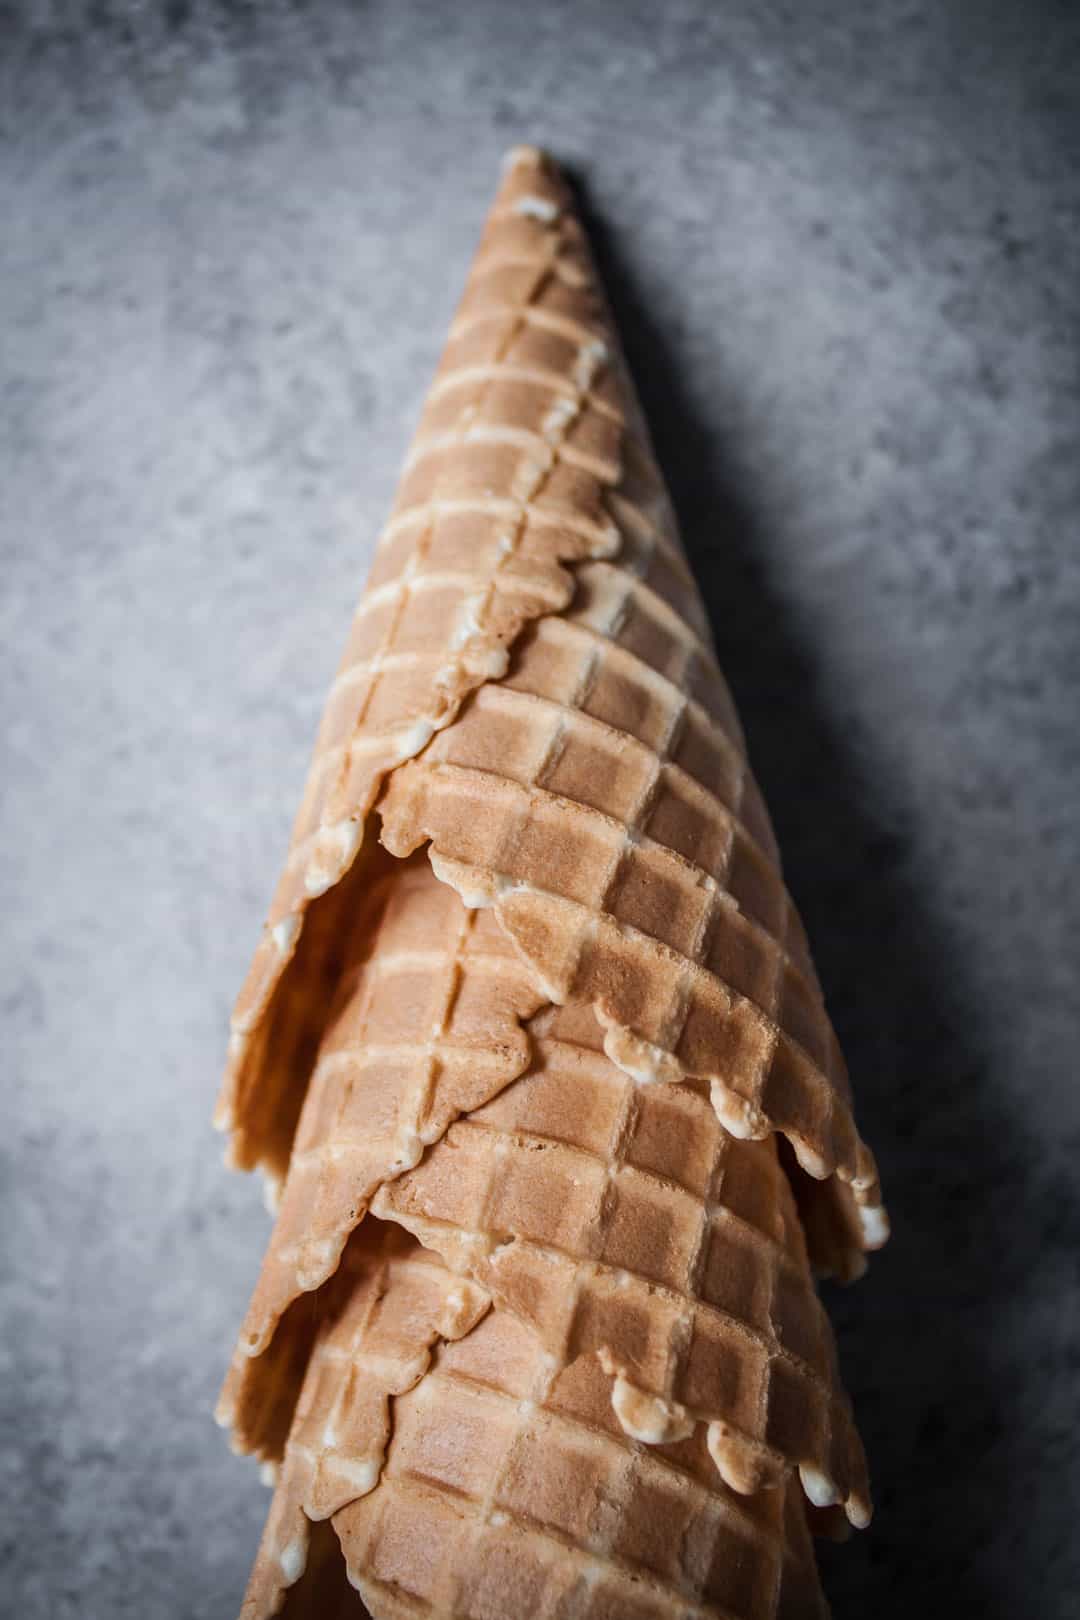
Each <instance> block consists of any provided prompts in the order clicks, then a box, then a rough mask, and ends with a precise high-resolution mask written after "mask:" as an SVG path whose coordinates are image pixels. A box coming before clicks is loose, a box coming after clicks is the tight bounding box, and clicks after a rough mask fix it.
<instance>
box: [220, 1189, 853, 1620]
mask: <svg viewBox="0 0 1080 1620" xmlns="http://www.w3.org/2000/svg"><path fill="white" fill-rule="evenodd" d="M440 1273H441V1276H440ZM473 1317H475V1323H474V1325H473V1326H472V1327H471V1330H467V1331H465V1332H462V1331H460V1330H461V1329H462V1327H463V1325H464V1324H465V1323H466V1322H467V1321H469V1320H470V1319H471V1318H473ZM437 1321H442V1322H443V1323H444V1324H445V1325H448V1326H449V1327H450V1329H451V1332H450V1334H448V1335H444V1336H442V1337H439V1338H436V1339H435V1341H434V1342H433V1345H432V1348H431V1350H430V1352H428V1351H426V1350H425V1351H424V1352H422V1359H423V1361H424V1363H425V1365H424V1369H423V1371H422V1372H420V1373H419V1374H418V1373H417V1361H418V1357H417V1353H416V1349H415V1345H416V1337H417V1328H418V1325H419V1328H420V1334H421V1336H422V1337H423V1338H426V1337H427V1336H428V1334H429V1333H430V1332H431V1330H432V1327H433V1325H434V1324H435V1323H436V1322H437ZM361 1372H362V1373H363V1375H364V1378H363V1382H362V1383H361V1381H360V1379H359V1378H358V1374H359V1373H361ZM390 1386H393V1391H394V1392H393V1393H392V1394H389V1393H388V1389H389V1387H390ZM343 1442H347V1444H348V1449H349V1451H350V1457H351V1460H350V1461H349V1463H348V1467H349V1469H350V1470H351V1471H352V1472H353V1474H354V1475H355V1473H356V1472H359V1471H363V1470H366V1471H369V1472H374V1471H375V1469H376V1467H377V1469H378V1474H379V1479H378V1484H377V1485H376V1486H375V1487H374V1488H373V1489H371V1490H369V1491H367V1492H365V1494H364V1495H362V1496H357V1495H356V1494H355V1491H353V1492H352V1494H351V1498H350V1499H349V1500H344V1498H345V1497H346V1496H348V1495H349V1492H348V1487H347V1480H346V1489H345V1490H342V1489H341V1485H342V1482H343V1476H342V1474H341V1472H340V1469H341V1463H342V1457H341V1451H342V1445H343ZM327 1526H329V1527H332V1532H333V1534H332V1535H330V1534H328V1533H327ZM358 1593H359V1597H358V1595H357V1594H358ZM361 1600H362V1601H361ZM282 1605H284V1613H285V1614H286V1615H287V1616H293V1617H294V1620H300V1617H302V1616H303V1617H306V1620H314V1617H316V1616H318V1617H319V1620H328V1617H331V1616H334V1615H337V1614H340V1615H341V1616H343V1617H344V1616H349V1615H353V1616H359V1615H360V1614H362V1613H363V1612H364V1611H365V1610H366V1612H367V1613H369V1614H370V1615H372V1616H374V1617H375V1620H404V1617H408V1620H416V1617H417V1616H420V1615H423V1616H429V1615H430V1616H436V1615H462V1616H464V1615H469V1616H477V1617H486V1616H492V1617H494V1616H499V1617H503V1616H509V1615H525V1614H536V1615H561V1614H568V1613H573V1614H575V1615H580V1616H588V1617H589V1620H616V1617H618V1620H661V1617H663V1620H668V1617H673V1616H676V1615H678V1616H679V1617H680V1620H686V1617H688V1616H693V1617H698V1616H702V1617H704V1616H717V1615H723V1616H725V1617H729V1620H766V1617H785V1620H811V1617H813V1620H819V1617H821V1616H823V1615H824V1614H825V1613H826V1610H825V1605H824V1601H823V1599H822V1597H821V1593H820V1588H819V1586H818V1583H817V1577H816V1571H815V1569H814V1561H813V1554H812V1551H811V1547H810V1535H809V1530H808V1527H807V1522H806V1516H805V1514H804V1512H803V1504H802V1501H801V1498H800V1493H799V1491H798V1487H797V1486H795V1485H789V1486H786V1487H785V1488H782V1489H780V1490H776V1491H767V1492H763V1493H761V1494H759V1495H757V1496H753V1497H745V1496H739V1495H736V1494H735V1493H734V1492H732V1491H731V1490H729V1489H728V1488H727V1487H725V1486H724V1485H723V1483H722V1482H721V1481H720V1480H719V1478H718V1476H717V1474H716V1471H715V1468H714V1467H713V1463H712V1459H711V1457H710V1456H709V1453H708V1450H707V1448H706V1446H705V1444H704V1443H703V1437H702V1436H700V1435H699V1436H695V1437H690V1438H687V1439H684V1440H682V1441H680V1442H677V1443H672V1444H668V1445H664V1446H654V1447H650V1446H643V1445H641V1444H640V1443H637V1442H635V1441H634V1440H632V1439H629V1438H628V1437H627V1436H626V1435H625V1434H624V1433H623V1431H622V1430H621V1428H620V1427H619V1425H618V1423H617V1421H615V1419H614V1417H613V1414H612V1410H611V1406H610V1402H609V1401H608V1399H607V1390H606V1388H605V1384H604V1379H603V1376H602V1374H601V1373H600V1372H599V1369H598V1368H597V1367H596V1366H595V1364H590V1363H588V1362H587V1361H581V1360H579V1361H576V1362H574V1363H572V1364H570V1365H569V1366H567V1365H566V1364H565V1363H563V1362H561V1361H560V1360H559V1359H558V1358H555V1357H552V1356H551V1355H550V1354H549V1353H548V1352H547V1351H546V1350H545V1349H544V1348H543V1346H542V1344H541V1342H540V1340H539V1338H538V1337H537V1335H536V1334H535V1333H534V1332H532V1331H531V1330H530V1329H529V1328H528V1327H527V1326H525V1324H524V1323H522V1322H521V1321H520V1320H519V1319H518V1318H516V1317H515V1316H514V1314H513V1313H512V1312H504V1311H499V1310H497V1309H496V1310H493V1311H489V1312H487V1313H486V1314H485V1313H484V1312H483V1309H482V1307H481V1306H479V1305H478V1303H477V1301H476V1300H475V1299H470V1300H468V1301H466V1300H464V1299H463V1298H462V1297H461V1284H460V1281H459V1279H457V1278H455V1277H454V1276H453V1275H452V1274H451V1273H449V1272H447V1271H445V1270H443V1269H442V1268H441V1266H440V1265H439V1263H438V1261H437V1260H435V1259H434V1257H433V1256H431V1255H430V1254H427V1253H425V1251H424V1250H423V1248H421V1247H420V1246H419V1245H418V1244H415V1242H413V1241H412V1240H410V1239H409V1238H408V1237H407V1236H406V1235H405V1234H404V1233H401V1232H398V1231H395V1229H394V1228H392V1227H384V1226H382V1225H381V1223H378V1222H374V1221H368V1222H367V1223H365V1225H364V1226H363V1227H362V1228H361V1229H360V1230H359V1231H358V1232H357V1234H356V1236H355V1237H354V1238H353V1239H352V1240H351V1242H350V1244H349V1247H348V1250H347V1251H346V1259H345V1261H344V1262H343V1265H342V1267H341V1269H340V1271H339V1273H338V1274H337V1275H336V1277H335V1280H334V1283H333V1284H332V1285H330V1288H329V1289H328V1292H327V1300H326V1309H325V1312H324V1313H323V1315H322V1318H321V1326H320V1329H319V1332H318V1335H317V1337H316V1339H315V1342H314V1345H313V1349H312V1353H311V1358H310V1361H309V1365H308V1368H307V1372H306V1376H305V1377H304V1380H303V1383H302V1387H301V1391H300V1395H299V1400H298V1405H297V1413H296V1420H295V1422H294V1425H293V1432H292V1436H291V1438H290V1440H289V1443H288V1446H287V1448H286V1450H285V1453H284V1457H283V1460H282V1463H281V1466H280V1469H279V1470H278V1477H277V1483H276V1488H275V1493H274V1500H273V1504H272V1506H271V1511H270V1515H269V1518H268V1521H267V1527H266V1531H265V1533H264V1536H263V1542H262V1546H261V1548H260V1552H259V1557H258V1559H257V1561H256V1565H255V1569H254V1571H253V1574H252V1578H251V1581H250V1583H249V1586H248V1591H247V1595H246V1597H245V1602H244V1608H243V1620H263V1617H264V1616H268V1615H271V1614H274V1613H276V1612H279V1610H280V1609H281V1607H282Z"/></svg>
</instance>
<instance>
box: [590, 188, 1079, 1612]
mask: <svg viewBox="0 0 1080 1620" xmlns="http://www.w3.org/2000/svg"><path fill="white" fill-rule="evenodd" d="M574 178H575V184H576V185H577V187H578V190H579V195H580V196H581V201H582V213H583V217H584V220H585V223H586V227H587V230H588V234H589V237H590V241H591V244H592V246H593V250H594V252H595V255H596V258H597V262H598V265H599V269H600V272H601V277H602V280H603V282H604V284H605V286H606V289H607V292H608V296H609V298H610V301H611V304H612V307H613V311H614V314H615V319H616V324H617V326H618V329H619V331H620V334H621V336H622V338H623V342H624V347H625V350H626V355H627V360H628V362H629V366H630V370H631V373H632V375H633V377H634V381H635V383H636V385H637V388H638V391H639V394H640V396H641V400H642V404H643V407H644V413H645V416H646V419H647V420H648V422H649V425H650V429H651V431H652V436H653V440H654V443H655V447H656V451H657V456H658V459H659V462H660V465H661V468H662V470H663V472H664V474H665V476H666V479H667V482H668V487H669V489H670V492H671V496H672V500H673V503H674V506H675V510H676V512H677V514H678V517H679V522H680V525H681V531H682V537H683V542H684V545H685V547H686V550H687V553H688V555H689V557H690V560H691V563H692V566H693V569H694V573H695V575H696V576H697V579H698V582H699V584H700V586H701V590H702V594H703V596H704V598H705V602H706V606H707V608H708V609H709V612H710V617H711V619H712V623H713V629H714V634H715V638H716V644H717V652H718V658H719V662H720V666H721V668H722V669H723V671H724V673H725V675H726V676H727V678H728V681H729V683H730V685H731V688H732V691H733V693H734V697H735V700H736V703H737V706H738V709H739V712H740V715H741V718H742V721H743V725H744V728H745V732H746V736H747V743H748V748H749V751H750V757H751V762H752V765H753V769H754V772H755V775H756V777H757V779H758V782H759V784H760V786H761V788H762V791H763V793H764V796H765V800H766V803H767V804H768V807H769V810H770V812H771V815H772V818H773V822H774V825H775V828H776V833H777V837H778V840H779V844H780V849H781V852H782V857H783V863H784V872H785V876H786V879H787V883H788V886H789V888H790V890H791V892H792V894H793V896H794V898H795V901H796V903H797V905H798V906H799V908H800V911H801V913H802V916H803V920H804V922H805V924H806V928H807V932H808V934H809V937H810V944H811V948H812V951H813V955H814V959H815V962H816V964H817V968H818V972H819V975H820V978H821V982H822V985H823V987H824V990H825V994H826V998H827V1000H828V1004H829V1009H830V1012H831V1014H832V1017H833V1021H834V1024H835V1026H836V1030H837V1033H838V1035H839V1038H840V1041H841V1045H842V1046H843V1049H844V1052H845V1055H846V1058H847V1062H848V1066H849V1069H850V1073H851V1077H852V1084H853V1088H854V1093H855V1103H856V1114H857V1118H858V1120H859V1124H860V1128H861V1130H862V1133H863V1135H864V1136H865V1137H866V1139H867V1140H868V1141H869V1142H870V1144H871V1146H872V1147H873V1149H874V1151H875V1153H876V1155H877V1158H878V1162H879V1165H880V1169H881V1176H882V1184H883V1188H884V1194H885V1201H886V1204H887V1206H888V1207H889V1208H890V1210H891V1214H892V1223H893V1237H892V1240H891V1242H890V1243H889V1245H888V1246H887V1247H886V1249H885V1250H884V1251H883V1252H882V1253H881V1254H879V1255H874V1256H871V1257H870V1267H869V1273H868V1275H867V1277H866V1278H865V1279H864V1280H862V1281H861V1282H859V1283H857V1284H856V1285H855V1286H854V1287H852V1288H851V1289H839V1288H835V1287H830V1288H829V1290H828V1294H827V1301H826V1302H827V1304H828V1307H829V1310H830V1314H831V1316H832V1319H833V1322H834V1325H835V1327H836V1332H837V1338H838V1344H839V1352H840V1364H841V1372H842V1375H843V1379H844V1382H845V1384H846V1387H847V1388H848V1390H849V1392H850V1394H851V1396H852V1399H853V1401H854V1404H855V1409H856V1416H857V1419H858V1421H859V1425H860V1429H861V1432H862V1435H863V1439H864V1441H865V1444H866V1449H867V1452H868V1455H869V1459H870V1467H871V1477H872V1481H873V1483H874V1486H875V1503H876V1517H875V1521H874V1523H873V1525H872V1526H871V1528H870V1529H869V1530H868V1531H865V1532H862V1533H860V1534H858V1535H855V1536H854V1537H852V1538H851V1540H850V1541H849V1542H848V1543H847V1544H846V1545H845V1546H842V1547H833V1546H830V1545H828V1544H827V1543H822V1542H819V1543H818V1551H819V1560H820V1563H821V1566H822V1572H823V1579H824V1581H825V1585H826V1589H827V1591H828V1594H829V1596H830V1599H831V1602H832V1604H833V1607H834V1612H835V1613H836V1615H837V1616H838V1620H839V1617H847V1616H852V1617H854V1616H859V1615H863V1614H866V1613H867V1612H868V1609H869V1610H872V1612H873V1613H874V1615H875V1616H876V1617H877V1620H891V1617H897V1620H899V1617H901V1616H902V1617H904V1620H909V1617H910V1616H911V1615H912V1614H914V1613H924V1614H939V1613H953V1614H979V1615H980V1616H984V1617H985V1616H991V1615H996V1614H1004V1613H1006V1612H1008V1613H1009V1614H1013V1613H1015V1612H1016V1609H1015V1604H1014V1601H1013V1598H1012V1597H1011V1596H1010V1595H1008V1594H1006V1593H1004V1592H1003V1591H1002V1589H1001V1586H1000V1583H997V1582H996V1581H994V1580H993V1579H992V1577H991V1575H990V1573H989V1572H988V1569H987V1567H986V1562H985V1560H983V1559H982V1558H981V1557H980V1552H981V1550H982V1549H984V1548H986V1547H987V1546H989V1545H990V1544H991V1543H992V1542H993V1541H994V1540H995V1538H998V1537H1000V1536H1001V1535H1002V1534H1003V1532H1004V1529H1005V1527H1007V1526H1008V1525H1009V1524H1010V1522H1015V1521H1019V1520H1022V1518H1023V1515H1024V1511H1025V1504H1024V1495H1025V1477H1026V1478H1028V1479H1030V1477H1031V1459H1030V1457H1028V1459H1027V1463H1028V1471H1027V1474H1026V1476H1025V1471H1024V1466H1023V1465H1024V1461H1025V1458H1024V1455H1023V1453H1024V1449H1025V1445H1026V1442H1025V1438H1024V1435H1023V1433H1022V1431H1021V1430H1020V1428H1019V1426H1015V1425H1014V1420H1013V1419H1012V1418H1011V1416H1010V1414H1009V1412H1007V1411H1006V1410H1004V1401H1003V1378H1002V1375H1001V1371H1000V1366H998V1367H997V1369H996V1370H995V1365H994V1355H995V1336H996V1327H997V1324H998V1322H999V1320H1000V1317H1001V1314H1002V1313H1003V1311H1004V1309H1005V1308H1007V1306H1008V1304H1009V1302H1010V1299H1011V1297H1012V1296H1013V1295H1014V1293H1015V1292H1016V1288H1017V1279H1018V1276H1019V1275H1020V1274H1021V1273H1022V1272H1023V1271H1024V1270H1025V1268H1026V1267H1028V1266H1029V1265H1030V1264H1031V1263H1032V1260H1031V1256H1030V1255H1025V1254H1024V1253H1023V1252H1022V1250H1023V1248H1024V1246H1025V1245H1024V1241H1023V1237H1022V1234H1025V1233H1030V1232H1032V1231H1038V1228H1039V1223H1040V1221H1041V1222H1042V1224H1043V1225H1044V1226H1045V1221H1046V1216H1045V1203H1046V1197H1047V1189H1046V1187H1045V1185H1041V1186H1040V1184H1039V1183H1038V1181H1037V1180H1036V1178H1033V1177H1032V1176H1030V1175H1026V1174H1025V1173H1024V1168H1025V1167H1028V1166H1030V1165H1031V1164H1032V1163H1034V1162H1036V1161H1037V1159H1038V1153H1037V1150H1036V1147H1035V1145H1034V1143H1033V1142H1032V1141H1031V1140H1030V1138H1029V1137H1028V1136H1027V1134H1026V1132H1025V1129H1024V1126H1023V1124H1022V1122H1021V1121H1020V1120H1019V1119H1017V1118H1013V1117H1005V1114H1004V1109H1003V1107H1002V1105H1001V1102H1000V1100H999V1099H997V1098H995V1097H993V1096H992V1095H991V1094H990V1087H989V1085H988V1084H987V1079H986V1076H987V1070H986V1065H985V1062H984V1059H983V1055H982V1053H981V1051H980V1044H979V1024H978V1016H977V1012H978V1010H977V1008H976V1007H973V1006H972V1001H973V997H972V995H971V993H970V991H969V990H968V988H967V987H966V985H965V982H964V966H963V961H962V958H961V956H960V953H959V951H958V950H957V949H955V948H954V947H953V945H952V942H951V941H950V940H949V938H948V937H947V932H946V929H945V927H944V926H943V923H942V920H941V919H940V918H939V917H938V916H936V915H935V908H934V897H933V895H932V894H924V893H920V892H917V889H916V886H915V884H914V882H913V880H912V878H911V874H910V865H911V863H910V859H909V856H910V853H911V838H910V835H909V831H908V829H907V828H906V827H905V825H904V822H903V818H902V816H901V815H900V814H898V812H897V809H896V807H895V799H896V797H898V795H895V794H893V793H891V791H890V784H889V782H888V781H887V780H886V779H884V778H882V779H880V780H879V779H877V778H876V777H875V775H874V769H873V767H874V761H873V758H872V755H868V754H866V753H865V752H864V754H863V757H861V758H860V760H859V761H858V763H857V762H856V760H855V759H854V758H853V757H852V752H851V749H850V746H849V745H848V744H847V743H846V740H845V736H844V729H845V728H844V723H843V720H842V717H841V716H839V715H837V714H835V713H830V711H829V706H828V703H827V701H826V700H825V697H824V694H823V693H822V691H821V689H820V683H818V682H817V681H816V680H815V657H814V653H813V649H812V648H810V647H809V646H808V645H806V643H805V640H804V638H803V637H801V636H800V634H799V633H798V631H797V630H796V629H795V627H794V625H793V622H792V615H791V612H790V610H789V609H787V608H786V606H785V601H784V598H783V594H782V592H781V591H778V590H777V588H776V586H775V584H774V583H773V581H772V580H771V579H770V573H769V570H770V564H771V557H770V552H769V551H768V549H767V548H766V547H765V546H764V545H763V544H761V542H760V531H759V530H758V529H757V528H756V526H755V522H754V517H753V505H754V503H753V494H752V491H746V490H744V489H742V488H740V487H739V486H738V484H737V482H736V481H735V480H734V479H733V478H732V476H731V475H730V472H729V470H728V469H726V468H725V466H724V464H723V458H722V453H721V451H720V449H718V445H717V443H716V429H715V424H716V422H717V421H718V420H719V419H721V418H722V409H721V408H720V407H721V406H722V404H723V402H722V401H720V402H717V409H716V410H715V411H712V410H703V409H702V408H701V406H700V405H699V403H698V402H696V401H692V400H691V399H690V398H689V397H688V391H687V387H686V384H685V381H684V376H685V372H684V369H683V368H682V367H680V365H679V364H678V362H677V359H676V353H675V351H674V349H673V348H672V347H669V345H668V340H667V339H666V338H665V336H663V335H662V334H661V333H660V331H659V330H658V329H657V327H656V325H655V324H654V321H653V319H652V318H651V316H650V312H649V309H648V307H647V303H646V302H645V300H643V299H642V297H641V296H640V293H639V292H638V291H637V289H636V288H635V284H634V277H633V272H632V271H631V270H628V267H627V262H626V259H625V257H624V254H623V251H622V248H621V245H620V244H618V243H615V242H613V240H612V237H611V235H610V233H609V231H608V230H607V229H606V228H605V226H604V223H603V221H602V220H601V219H598V218H597V217H596V216H595V214H594V213H593V212H592V211H591V210H590V208H589V204H588V197H587V193H585V192H584V188H583V187H581V186H580V183H579V179H578V177H577V176H575V177H574ZM1018 1167H1020V1168H1019V1169H1018ZM1054 1196H1055V1198H1056V1199H1057V1200H1059V1202H1060V1201H1062V1200H1063V1201H1064V1205H1065V1208H1063V1209H1062V1219H1063V1220H1067V1211H1068V1210H1071V1211H1072V1213H1073V1215H1075V1213H1076V1205H1077V1199H1076V1194H1075V1190H1074V1189H1072V1188H1064V1189H1061V1188H1059V1189H1056V1190H1055V1192H1054ZM1027 1449H1028V1450H1029V1451H1030V1445H1027ZM1030 1612H1032V1613H1034V1612H1037V1603H1036V1608H1034V1609H1032V1610H1031V1611H1030Z"/></svg>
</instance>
